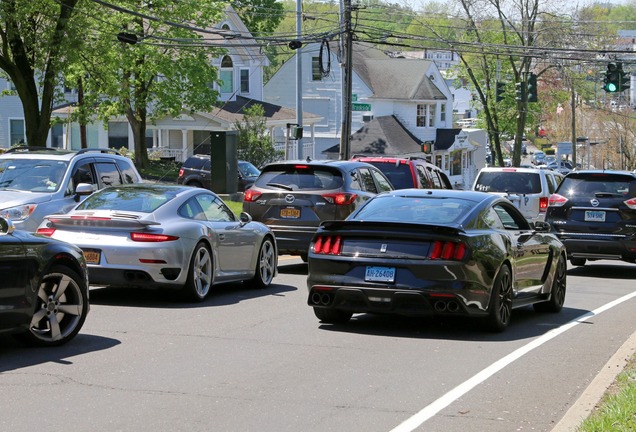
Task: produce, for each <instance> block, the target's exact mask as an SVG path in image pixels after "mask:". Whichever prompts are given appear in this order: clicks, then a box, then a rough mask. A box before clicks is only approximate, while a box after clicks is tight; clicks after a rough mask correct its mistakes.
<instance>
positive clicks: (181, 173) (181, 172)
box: [179, 168, 184, 177]
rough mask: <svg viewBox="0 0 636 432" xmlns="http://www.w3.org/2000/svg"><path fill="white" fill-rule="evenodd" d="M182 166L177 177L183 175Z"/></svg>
mask: <svg viewBox="0 0 636 432" xmlns="http://www.w3.org/2000/svg"><path fill="white" fill-rule="evenodd" d="M183 172H184V171H183V168H179V177H183Z"/></svg>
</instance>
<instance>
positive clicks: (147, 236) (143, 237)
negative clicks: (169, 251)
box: [130, 232, 179, 243]
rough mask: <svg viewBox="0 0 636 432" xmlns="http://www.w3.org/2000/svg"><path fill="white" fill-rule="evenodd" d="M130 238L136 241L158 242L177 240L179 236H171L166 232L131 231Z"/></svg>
mask: <svg viewBox="0 0 636 432" xmlns="http://www.w3.org/2000/svg"><path fill="white" fill-rule="evenodd" d="M130 239H131V240H132V241H136V242H144V243H160V242H167V241H175V240H178V239H179V237H177V236H171V235H167V234H154V233H142V232H131V233H130Z"/></svg>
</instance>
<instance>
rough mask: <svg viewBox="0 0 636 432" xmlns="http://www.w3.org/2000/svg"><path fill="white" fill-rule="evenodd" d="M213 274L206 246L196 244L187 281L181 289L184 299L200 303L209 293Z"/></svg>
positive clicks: (200, 243)
mask: <svg viewBox="0 0 636 432" xmlns="http://www.w3.org/2000/svg"><path fill="white" fill-rule="evenodd" d="M213 274H214V263H213V262H212V254H211V253H210V249H209V248H208V246H207V245H206V244H205V243H203V242H199V243H197V245H196V247H195V248H194V252H193V253H192V258H190V265H189V266H188V279H187V280H186V284H185V286H184V287H183V294H184V296H185V298H186V299H188V300H193V301H198V302H202V301H203V300H205V297H206V296H207V295H208V293H209V292H210V288H211V287H212V282H213V280H212V279H213Z"/></svg>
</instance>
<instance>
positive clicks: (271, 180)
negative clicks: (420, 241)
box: [243, 160, 393, 260]
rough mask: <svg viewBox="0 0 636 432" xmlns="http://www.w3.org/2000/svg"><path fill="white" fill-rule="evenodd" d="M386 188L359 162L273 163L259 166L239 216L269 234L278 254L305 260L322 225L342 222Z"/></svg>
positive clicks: (385, 181) (380, 178)
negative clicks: (266, 228)
mask: <svg viewBox="0 0 636 432" xmlns="http://www.w3.org/2000/svg"><path fill="white" fill-rule="evenodd" d="M392 189H393V186H392V185H391V182H390V181H389V180H388V179H387V178H386V176H385V175H384V174H383V173H382V171H380V170H379V169H378V168H376V167H374V166H373V165H370V164H367V163H364V162H359V161H335V160H329V161H284V162H275V163H271V164H268V165H266V166H264V167H263V169H262V172H261V175H260V176H259V177H258V178H257V179H256V182H255V183H254V185H253V186H252V187H251V188H249V189H248V190H247V191H246V192H245V197H244V200H243V211H245V212H248V213H249V214H251V215H252V217H253V218H254V220H256V221H260V222H263V223H264V224H266V225H268V226H269V227H270V228H271V229H272V231H274V234H275V235H276V242H277V244H278V251H279V253H280V254H291V255H300V256H301V258H302V259H303V260H306V259H307V252H308V250H309V242H310V241H311V238H312V236H313V235H314V233H315V232H316V230H317V229H318V226H319V225H320V223H321V222H322V221H324V220H330V219H336V220H338V219H344V218H346V217H347V216H349V214H350V213H351V212H352V211H354V210H355V209H357V208H358V207H360V205H362V204H363V203H364V202H365V201H367V200H368V199H369V198H371V197H372V196H374V195H376V194H378V193H380V192H386V191H390V190H392Z"/></svg>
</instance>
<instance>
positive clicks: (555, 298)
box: [534, 255, 567, 313]
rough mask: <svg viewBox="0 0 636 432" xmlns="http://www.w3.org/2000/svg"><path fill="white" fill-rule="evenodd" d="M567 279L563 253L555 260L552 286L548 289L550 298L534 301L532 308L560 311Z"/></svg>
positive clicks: (540, 310) (563, 301) (553, 311)
mask: <svg viewBox="0 0 636 432" xmlns="http://www.w3.org/2000/svg"><path fill="white" fill-rule="evenodd" d="M566 281H567V266H566V265H565V258H564V257H563V255H561V256H560V257H559V261H558V262H557V266H556V271H555V273H554V280H553V281H552V288H551V290H550V300H548V301H545V302H541V303H535V304H534V310H536V311H537V312H551V313H557V312H561V309H563V304H564V303H565V291H566Z"/></svg>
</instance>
